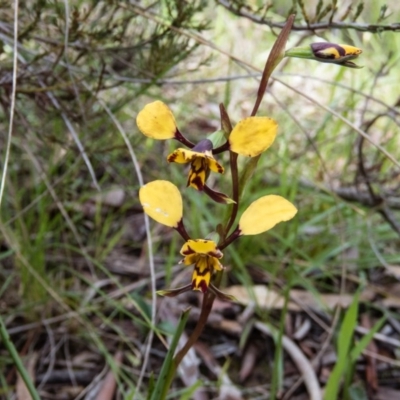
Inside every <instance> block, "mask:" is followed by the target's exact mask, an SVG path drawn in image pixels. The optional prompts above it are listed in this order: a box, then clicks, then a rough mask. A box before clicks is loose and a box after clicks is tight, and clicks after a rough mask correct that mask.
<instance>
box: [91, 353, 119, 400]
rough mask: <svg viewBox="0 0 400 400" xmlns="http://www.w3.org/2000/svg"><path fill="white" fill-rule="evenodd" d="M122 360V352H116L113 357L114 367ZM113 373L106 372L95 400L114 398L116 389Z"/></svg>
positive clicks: (110, 399)
mask: <svg viewBox="0 0 400 400" xmlns="http://www.w3.org/2000/svg"><path fill="white" fill-rule="evenodd" d="M122 359H123V352H122V351H118V352H117V353H115V355H114V362H115V365H116V367H117V368H118V367H119V366H120V365H121V363H122ZM114 374H115V371H112V370H110V371H108V373H107V375H106V376H105V378H104V380H103V384H102V385H101V388H100V390H99V394H98V395H97V397H96V400H112V399H113V398H114V392H115V389H116V387H117V382H116V380H115V375H114Z"/></svg>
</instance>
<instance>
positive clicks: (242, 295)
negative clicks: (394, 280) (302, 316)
mask: <svg viewBox="0 0 400 400" xmlns="http://www.w3.org/2000/svg"><path fill="white" fill-rule="evenodd" d="M225 292H226V293H228V294H230V295H232V296H234V297H235V298H236V299H237V300H238V302H239V303H240V304H243V305H245V306H247V305H249V304H251V303H253V302H255V303H256V304H257V305H258V306H259V307H261V308H266V309H277V310H280V309H282V308H283V306H284V304H285V298H284V297H283V296H281V295H280V294H279V293H277V292H276V291H274V290H272V289H270V288H268V287H267V286H264V285H254V286H252V287H251V288H250V289H247V288H246V287H244V286H241V285H235V286H231V287H229V288H227V289H225ZM373 296H374V293H373V292H372V291H369V290H365V291H364V292H363V293H362V294H361V297H360V298H361V301H368V300H371V299H372V298H373ZM290 298H291V301H289V302H288V309H289V310H290V311H300V310H302V308H303V307H309V308H312V309H319V310H320V309H328V310H332V309H334V308H335V307H337V306H341V307H343V308H347V307H348V306H349V305H350V304H351V303H352V301H353V298H354V296H353V294H320V295H319V296H318V298H316V297H315V296H314V294H312V293H311V292H306V291H305V290H297V289H293V290H291V291H290ZM300 305H301V306H300Z"/></svg>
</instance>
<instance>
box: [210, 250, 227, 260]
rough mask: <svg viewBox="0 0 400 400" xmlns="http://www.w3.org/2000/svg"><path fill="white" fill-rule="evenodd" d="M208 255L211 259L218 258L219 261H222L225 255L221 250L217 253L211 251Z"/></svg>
mask: <svg viewBox="0 0 400 400" xmlns="http://www.w3.org/2000/svg"><path fill="white" fill-rule="evenodd" d="M207 255H209V256H210V257H214V258H217V259H220V258H222V256H223V254H222V252H220V251H219V250H217V251H215V252H214V251H209V252H208V253H207Z"/></svg>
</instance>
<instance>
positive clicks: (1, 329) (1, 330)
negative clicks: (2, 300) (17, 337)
mask: <svg viewBox="0 0 400 400" xmlns="http://www.w3.org/2000/svg"><path fill="white" fill-rule="evenodd" d="M0 337H1V339H2V340H3V342H4V346H5V347H6V349H7V350H8V352H9V353H10V356H11V358H12V359H13V361H14V365H15V367H16V368H17V370H18V372H19V374H20V375H21V378H22V379H23V381H24V382H25V385H26V387H27V389H28V391H29V393H30V395H31V396H32V399H33V400H40V397H39V394H38V392H37V391H36V388H35V386H34V385H33V382H32V380H31V378H30V377H29V374H28V372H27V370H26V369H25V367H24V365H23V363H22V360H21V357H20V356H19V354H18V352H17V349H16V348H15V346H14V343H13V342H12V341H11V339H10V336H9V334H8V332H7V328H6V326H5V325H4V322H3V319H2V318H1V317H0Z"/></svg>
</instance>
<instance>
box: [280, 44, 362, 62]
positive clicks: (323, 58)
mask: <svg viewBox="0 0 400 400" xmlns="http://www.w3.org/2000/svg"><path fill="white" fill-rule="evenodd" d="M361 53H362V50H361V49H359V48H358V47H354V46H350V45H348V44H337V43H329V42H317V43H311V44H310V45H308V46H302V47H293V48H292V49H289V50H287V51H286V52H285V56H286V57H296V58H306V59H309V60H316V61H319V62H323V63H331V64H338V65H341V66H343V67H349V68H362V67H360V66H358V65H357V64H355V63H353V62H352V61H350V60H354V59H355V58H357V57H358V56H359V55H360V54H361Z"/></svg>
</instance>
